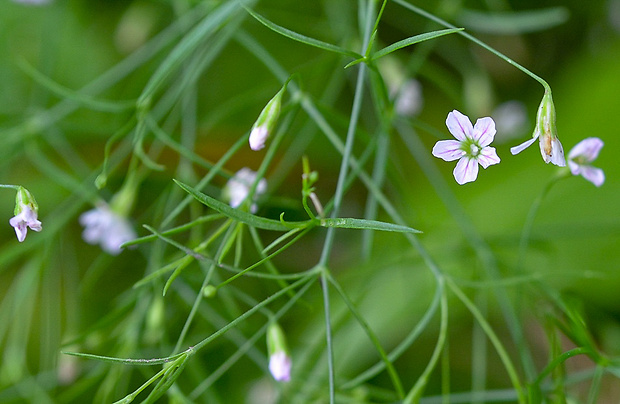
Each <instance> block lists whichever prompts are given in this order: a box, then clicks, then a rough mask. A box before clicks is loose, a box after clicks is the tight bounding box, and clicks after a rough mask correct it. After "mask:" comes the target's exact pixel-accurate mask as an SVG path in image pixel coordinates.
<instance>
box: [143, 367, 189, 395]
mask: <svg viewBox="0 0 620 404" xmlns="http://www.w3.org/2000/svg"><path fill="white" fill-rule="evenodd" d="M187 359H188V357H187V356H186V357H185V358H183V359H182V360H181V363H178V362H179V361H177V362H175V363H174V364H172V365H171V367H170V368H169V369H166V373H165V374H164V377H162V378H161V379H160V380H159V382H157V384H156V385H155V388H153V391H151V394H149V396H148V397H147V398H146V399H145V400H144V401H143V403H144V404H150V403H154V402H156V401H157V400H158V399H159V398H160V397H161V396H163V395H164V393H166V391H168V389H169V388H170V386H172V384H173V383H174V382H175V381H176V380H177V379H178V378H179V376H180V375H181V373H182V372H183V369H184V368H185V364H186V363H187Z"/></svg>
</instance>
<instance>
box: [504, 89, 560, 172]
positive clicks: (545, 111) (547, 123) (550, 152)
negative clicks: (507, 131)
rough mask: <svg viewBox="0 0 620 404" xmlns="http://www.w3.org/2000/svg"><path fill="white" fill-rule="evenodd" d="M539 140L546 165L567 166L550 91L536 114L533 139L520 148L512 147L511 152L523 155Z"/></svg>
mask: <svg viewBox="0 0 620 404" xmlns="http://www.w3.org/2000/svg"><path fill="white" fill-rule="evenodd" d="M536 139H538V141H539V145H540V154H541V155H542V158H543V160H544V162H545V163H547V164H549V162H551V163H553V164H555V165H556V166H559V167H564V166H566V159H565V158H564V149H563V148H562V143H560V140H559V139H558V136H557V129H556V127H555V106H554V104H553V98H552V97H551V92H550V91H545V95H544V96H543V99H542V101H541V102H540V106H539V107H538V112H537V113H536V127H535V128H534V134H533V137H532V138H531V139H530V140H528V141H527V142H524V143H522V144H520V145H518V146H515V147H511V148H510V152H511V153H512V154H513V155H514V154H518V153H521V152H522V151H523V150H525V149H526V148H528V147H529V146H530V145H532V143H534V142H535V141H536Z"/></svg>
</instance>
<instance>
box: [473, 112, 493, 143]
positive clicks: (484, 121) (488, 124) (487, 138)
mask: <svg viewBox="0 0 620 404" xmlns="http://www.w3.org/2000/svg"><path fill="white" fill-rule="evenodd" d="M495 133H496V130H495V121H494V120H493V118H490V117H488V116H487V117H485V118H480V119H478V120H477V121H476V125H475V126H474V131H473V133H472V137H473V138H474V140H476V141H477V142H478V144H480V146H482V147H484V146H488V145H490V144H491V142H492V141H493V138H494V137H495Z"/></svg>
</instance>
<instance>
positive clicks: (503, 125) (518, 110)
mask: <svg viewBox="0 0 620 404" xmlns="http://www.w3.org/2000/svg"><path fill="white" fill-rule="evenodd" d="M491 115H492V116H493V118H494V119H495V128H496V129H497V139H496V140H497V141H499V140H507V139H511V138H514V137H517V136H519V135H522V134H523V133H525V131H526V128H527V126H528V119H527V109H526V108H525V104H523V103H522V102H521V101H516V100H511V101H506V102H503V103H501V104H499V105H498V106H497V107H495V109H493V112H492V113H491ZM500 136H501V139H500Z"/></svg>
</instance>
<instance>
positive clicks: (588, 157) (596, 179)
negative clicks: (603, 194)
mask: <svg viewBox="0 0 620 404" xmlns="http://www.w3.org/2000/svg"><path fill="white" fill-rule="evenodd" d="M602 147H603V141H602V140H601V139H599V138H597V137H589V138H586V139H583V140H582V141H581V142H579V143H577V144H576V145H575V147H573V148H572V149H571V151H570V153H568V167H569V168H570V172H571V173H572V174H573V175H581V176H582V177H583V178H585V179H586V180H588V181H590V182H591V183H593V184H594V185H596V186H597V187H600V186H601V185H603V183H604V182H605V173H604V172H603V170H601V169H600V168H596V167H592V166H591V165H590V163H591V162H593V161H594V160H596V158H597V157H598V154H599V152H600V151H601V148H602Z"/></svg>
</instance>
